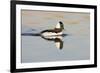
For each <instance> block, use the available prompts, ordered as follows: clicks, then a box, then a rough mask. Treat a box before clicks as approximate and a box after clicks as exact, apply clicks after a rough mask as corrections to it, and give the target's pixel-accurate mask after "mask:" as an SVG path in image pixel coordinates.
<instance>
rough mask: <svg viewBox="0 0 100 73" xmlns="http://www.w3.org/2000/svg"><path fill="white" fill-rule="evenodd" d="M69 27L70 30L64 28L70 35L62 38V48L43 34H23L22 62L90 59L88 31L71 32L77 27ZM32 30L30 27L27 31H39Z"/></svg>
mask: <svg viewBox="0 0 100 73" xmlns="http://www.w3.org/2000/svg"><path fill="white" fill-rule="evenodd" d="M78 26H79V25H78ZM78 26H76V27H77V28H78ZM67 28H68V29H67V30H68V31H67V30H64V33H67V34H68V35H66V36H65V37H63V38H62V41H63V48H62V49H61V50H60V49H59V48H57V47H56V45H55V42H54V41H48V40H45V39H43V38H41V36H31V35H27V36H24V35H23V36H22V63H30V62H47V61H64V60H87V59H89V57H90V55H89V54H90V52H89V51H90V47H89V36H88V33H87V32H86V33H78V31H72V32H71V30H73V29H77V28H75V27H74V26H69V27H68V26H67ZM81 28H82V27H81ZM30 30H31V29H30V28H29V29H27V33H37V31H34V30H33V31H30ZM24 31H25V30H24ZM29 31H30V32H29ZM79 32H80V31H79Z"/></svg>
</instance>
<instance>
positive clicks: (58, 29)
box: [40, 21, 64, 37]
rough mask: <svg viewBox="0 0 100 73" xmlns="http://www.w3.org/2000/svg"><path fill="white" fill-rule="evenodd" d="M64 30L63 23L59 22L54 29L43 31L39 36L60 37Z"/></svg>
mask: <svg viewBox="0 0 100 73" xmlns="http://www.w3.org/2000/svg"><path fill="white" fill-rule="evenodd" d="M63 29H64V25H63V23H62V22H61V21H60V22H59V23H58V24H57V25H56V27H55V28H54V29H49V30H44V31H42V32H41V33H40V34H41V36H43V37H47V36H57V35H62V34H63V33H62V31H63Z"/></svg>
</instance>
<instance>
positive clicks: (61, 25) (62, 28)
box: [55, 21, 64, 30]
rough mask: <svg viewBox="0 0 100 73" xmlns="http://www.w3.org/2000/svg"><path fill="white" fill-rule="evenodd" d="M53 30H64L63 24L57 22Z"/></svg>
mask: <svg viewBox="0 0 100 73" xmlns="http://www.w3.org/2000/svg"><path fill="white" fill-rule="evenodd" d="M55 28H57V29H61V30H64V24H63V23H62V22H61V21H59V23H58V24H57V25H56V27H55Z"/></svg>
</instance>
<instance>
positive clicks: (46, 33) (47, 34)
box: [41, 32, 62, 36]
mask: <svg viewBox="0 0 100 73" xmlns="http://www.w3.org/2000/svg"><path fill="white" fill-rule="evenodd" d="M41 35H42V36H56V35H62V32H59V33H55V32H44V33H42V34H41Z"/></svg>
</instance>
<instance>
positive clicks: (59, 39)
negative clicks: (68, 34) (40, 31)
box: [42, 36, 63, 49]
mask: <svg viewBox="0 0 100 73" xmlns="http://www.w3.org/2000/svg"><path fill="white" fill-rule="evenodd" d="M42 38H43V39H45V40H48V41H54V42H55V45H56V47H57V48H58V49H62V48H63V41H62V38H63V37H62V36H48V37H42Z"/></svg>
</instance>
